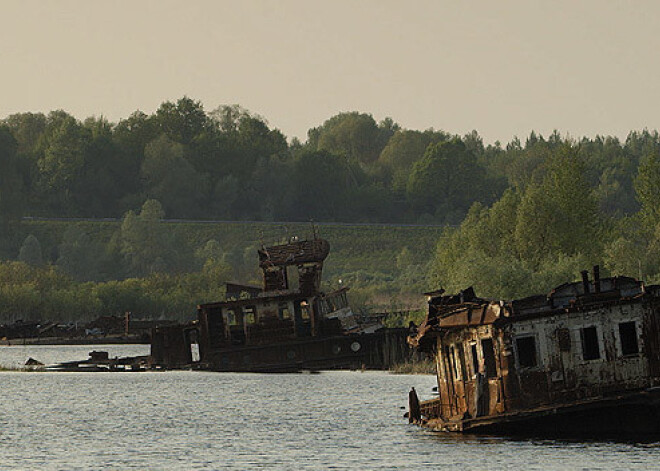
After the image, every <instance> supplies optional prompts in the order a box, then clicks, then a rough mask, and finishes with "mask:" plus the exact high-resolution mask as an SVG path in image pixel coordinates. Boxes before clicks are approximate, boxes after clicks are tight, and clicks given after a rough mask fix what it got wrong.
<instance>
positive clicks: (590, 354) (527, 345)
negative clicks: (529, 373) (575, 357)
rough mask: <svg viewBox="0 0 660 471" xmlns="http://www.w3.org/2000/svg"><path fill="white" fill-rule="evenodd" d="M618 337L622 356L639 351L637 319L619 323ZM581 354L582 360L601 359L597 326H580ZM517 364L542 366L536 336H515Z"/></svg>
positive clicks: (529, 366)
mask: <svg viewBox="0 0 660 471" xmlns="http://www.w3.org/2000/svg"><path fill="white" fill-rule="evenodd" d="M617 331H618V339H619V353H620V356H622V357H625V356H633V355H637V354H638V353H639V342H638V338H637V337H638V336H637V323H636V322H635V321H626V322H620V323H619V324H618V329H617ZM580 348H581V350H580V355H581V358H582V360H584V361H590V360H599V359H600V358H601V342H600V337H599V335H598V328H597V327H596V326H586V327H581V328H580ZM515 355H516V364H517V365H518V367H520V368H535V367H537V366H540V363H541V362H540V359H539V351H538V345H537V342H536V336H534V335H526V336H518V337H516V338H515Z"/></svg>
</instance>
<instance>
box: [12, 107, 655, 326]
mask: <svg viewBox="0 0 660 471" xmlns="http://www.w3.org/2000/svg"><path fill="white" fill-rule="evenodd" d="M659 154H660V136H659V135H658V133H657V132H656V131H653V132H650V131H647V130H643V131H633V132H631V133H630V134H629V135H628V136H627V138H626V139H625V141H621V140H619V139H617V138H616V137H609V136H596V137H594V138H586V137H585V138H580V139H576V138H571V137H568V136H561V135H559V134H558V133H557V132H554V133H553V134H551V135H549V136H546V137H544V136H542V135H540V134H537V133H534V132H532V133H531V134H530V135H529V136H528V137H527V138H526V139H524V142H523V141H521V140H520V139H518V138H515V137H514V138H513V139H512V140H511V141H510V142H509V143H506V144H502V143H500V142H495V143H492V144H488V145H486V144H484V142H483V141H482V139H481V138H480V136H479V135H478V133H477V132H476V131H473V132H471V133H469V134H467V135H464V136H457V135H452V134H450V133H446V132H443V131H437V130H433V129H429V130H424V131H419V130H408V129H402V128H401V127H400V126H399V125H398V124H396V123H395V122H394V121H393V120H392V119H389V118H387V119H384V120H382V121H381V122H377V121H376V120H374V118H373V117H372V116H371V115H370V114H366V113H357V112H348V113H340V114H338V115H336V116H333V117H330V118H329V119H328V120H327V121H325V122H324V123H322V124H320V125H319V126H318V127H316V128H313V129H310V130H309V132H308V135H307V140H306V141H305V142H300V141H299V140H297V139H291V140H287V137H286V136H284V135H283V134H282V133H281V132H280V131H278V130H277V129H272V128H271V127H270V126H269V125H268V123H267V121H266V120H265V119H264V118H262V117H259V116H257V115H254V114H252V113H250V112H249V111H247V110H245V109H243V108H241V107H239V106H221V107H218V108H216V109H214V110H212V111H209V112H207V111H206V110H205V109H204V107H203V106H202V104H201V103H200V102H198V101H195V100H192V99H190V98H187V97H184V98H182V99H180V100H178V101H176V102H165V103H163V104H162V105H161V106H160V107H159V108H158V110H157V111H156V112H155V113H153V114H151V115H147V114H145V113H142V112H140V111H137V112H135V113H133V114H132V115H131V116H129V117H127V118H126V119H123V120H120V121H119V122H118V123H110V122H108V121H107V120H105V119H104V118H97V117H92V118H88V119H86V120H84V121H79V120H77V119H76V118H74V117H73V116H71V115H70V114H68V113H66V112H64V111H61V110H58V111H53V112H51V113H48V114H41V113H19V114H15V115H11V116H8V117H7V118H5V119H3V120H1V121H0V258H1V259H2V260H3V262H1V263H0V321H2V320H3V319H4V320H15V319H17V318H38V317H45V318H50V319H54V318H61V319H78V318H85V317H90V316H94V315H100V314H116V313H119V312H123V311H124V310H131V311H133V312H136V313H139V315H144V316H147V317H149V316H151V317H153V316H163V315H169V316H177V317H180V318H185V317H187V316H190V315H191V314H192V312H194V305H195V304H196V303H197V302H200V301H204V300H215V299H218V298H219V297H220V296H222V292H221V286H220V283H219V280H227V279H231V280H238V281H245V282H255V281H258V274H257V273H256V272H255V270H254V267H256V263H254V262H253V260H254V258H253V257H254V252H255V251H256V247H257V246H258V245H259V243H260V239H259V236H258V235H257V234H254V233H253V234H251V235H249V236H246V235H245V233H244V234H243V236H241V237H239V238H234V239H232V238H231V237H229V238H227V237H223V236H222V234H220V233H218V232H217V231H216V232H214V231H213V230H208V229H203V230H201V229H199V227H189V226H187V225H186V224H182V225H181V226H183V228H181V227H179V228H177V227H175V225H172V224H168V223H165V222H163V219H182V220H224V221H264V222H268V221H290V222H291V223H292V224H293V223H294V222H296V221H298V222H305V221H310V220H314V221H319V222H342V223H364V224H375V223H380V224H382V223H387V224H391V225H383V226H373V227H371V228H370V229H369V230H367V231H366V232H364V233H363V232H360V231H359V230H357V229H356V228H357V227H361V226H349V227H346V228H345V229H343V232H341V233H340V232H338V231H335V232H334V235H335V237H338V238H341V237H351V236H353V237H354V238H355V239H354V245H355V249H354V250H353V251H351V250H345V251H343V252H341V251H340V253H339V255H334V254H333V255H331V259H330V260H329V264H330V266H329V271H327V275H328V276H327V277H326V280H327V282H328V283H330V284H332V283H334V282H336V280H337V279H339V277H343V279H344V280H345V282H350V283H351V284H352V285H353V286H354V287H355V288H354V290H353V297H354V300H355V301H356V302H357V303H359V304H360V305H369V304H374V303H376V304H380V305H381V306H387V305H388V304H392V303H394V302H397V303H405V302H406V300H409V299H412V297H413V296H414V295H416V294H417V293H419V291H421V290H424V289H427V288H429V289H430V288H436V287H439V286H442V287H444V288H446V289H448V290H457V289H461V288H464V287H466V286H468V285H474V286H475V288H476V289H477V291H478V293H479V294H482V295H486V296H493V297H503V298H510V297H517V296H523V295H527V294H531V293H534V292H544V291H547V290H549V289H550V288H552V287H553V286H554V285H556V284H559V283H561V282H564V281H567V280H571V279H574V278H575V276H576V275H577V274H579V271H580V270H581V269H585V268H589V267H590V266H591V265H593V264H596V263H598V264H601V265H602V266H603V269H604V270H605V273H609V274H628V275H633V276H638V277H643V278H645V279H647V280H650V281H659V280H660V155H659ZM28 216H29V217H33V218H34V217H42V218H117V220H118V221H119V222H116V223H105V224H104V223H96V224H91V223H89V224H84V223H73V222H70V223H62V224H60V225H58V224H56V223H54V222H50V223H43V224H41V225H40V224H39V223H36V222H34V221H32V222H30V221H26V220H25V217H28ZM246 224H247V223H246ZM397 225H401V226H402V227H405V226H404V225H419V228H418V229H416V230H415V231H413V232H410V233H406V234H403V233H401V234H399V233H397V232H396V227H397ZM440 226H442V227H444V229H442V228H440ZM205 227H206V226H205ZM209 227H213V225H210V226H209ZM247 227H248V226H246V230H248V229H247ZM249 230H250V231H253V232H254V230H256V229H255V228H254V227H252V228H251V229H249ZM285 232H286V231H284V230H280V231H279V232H278V233H277V234H275V233H270V234H267V235H266V237H263V239H264V240H263V241H264V242H266V243H271V242H274V241H275V240H272V239H281V238H283V237H286V235H289V234H288V233H285ZM322 232H323V231H322ZM330 232H332V231H330ZM395 233H396V234H398V235H397V236H396V237H394V238H393V239H387V237H390V236H391V235H392V234H395ZM291 235H292V234H291ZM324 235H325V236H326V237H327V238H329V239H330V242H331V243H332V242H333V240H332V237H329V236H328V235H327V234H324ZM383 237H385V238H384V239H383ZM386 239H387V240H388V241H389V242H383V241H384V240H386ZM429 240H431V242H429ZM388 244H389V245H388ZM340 245H341V244H340ZM343 246H344V247H348V246H350V243H343ZM383 246H386V247H387V249H386V250H383ZM369 250H371V251H373V253H381V255H383V254H384V255H385V256H384V257H383V256H380V257H379V256H376V257H371V258H369V257H366V258H365V255H364V254H365V252H367V251H369ZM333 256H334V257H335V259H334V260H332V257H333ZM413 304H414V303H413Z"/></svg>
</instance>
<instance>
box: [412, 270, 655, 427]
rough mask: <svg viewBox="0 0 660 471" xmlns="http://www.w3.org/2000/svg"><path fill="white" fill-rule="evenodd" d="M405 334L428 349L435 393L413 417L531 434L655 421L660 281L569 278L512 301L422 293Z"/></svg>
mask: <svg viewBox="0 0 660 471" xmlns="http://www.w3.org/2000/svg"><path fill="white" fill-rule="evenodd" d="M427 296H428V314H427V317H426V319H425V321H424V322H423V324H422V325H420V327H419V329H418V332H417V333H415V334H414V335H411V336H410V337H409V343H410V344H411V345H412V346H414V347H416V348H418V349H421V350H422V351H426V352H429V353H430V354H431V355H433V356H434V358H435V361H436V367H437V382H438V396H437V397H436V398H434V399H431V400H428V401H422V402H419V399H418V397H417V394H416V392H415V391H414V389H413V390H412V391H411V393H410V396H409V402H410V410H409V415H408V417H409V420H410V421H411V422H415V423H418V424H421V425H424V426H426V427H430V428H432V429H434V430H438V431H448V432H467V433H485V434H505V435H519V434H522V435H527V436H544V435H552V436H588V437H593V436H610V437H619V436H639V435H648V434H653V435H657V434H658V433H659V432H660V286H658V285H653V286H646V285H645V284H644V283H643V282H642V281H639V280H636V279H634V278H630V277H625V276H617V277H608V278H602V279H601V278H600V276H599V270H598V267H594V275H593V278H592V280H589V276H588V273H587V272H586V271H583V272H582V281H581V282H575V283H565V284H563V285H561V286H559V287H557V288H555V289H554V290H552V291H551V292H550V293H549V294H547V295H536V296H531V297H528V298H524V299H518V300H514V301H510V302H504V301H497V300H488V299H483V298H479V297H477V296H476V294H475V292H474V290H473V289H472V288H468V289H466V290H464V291H461V292H460V293H458V294H455V295H445V294H444V292H443V291H442V290H440V291H435V292H430V293H427Z"/></svg>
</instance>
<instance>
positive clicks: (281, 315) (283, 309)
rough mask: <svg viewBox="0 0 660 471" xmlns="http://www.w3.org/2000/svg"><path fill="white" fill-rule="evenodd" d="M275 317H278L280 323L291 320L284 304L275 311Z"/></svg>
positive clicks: (289, 312)
mask: <svg viewBox="0 0 660 471" xmlns="http://www.w3.org/2000/svg"><path fill="white" fill-rule="evenodd" d="M277 317H279V318H280V320H281V321H284V320H287V319H291V311H289V305H288V304H286V303H283V304H280V307H279V309H278V310H277Z"/></svg>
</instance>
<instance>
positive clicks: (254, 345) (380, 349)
mask: <svg viewBox="0 0 660 471" xmlns="http://www.w3.org/2000/svg"><path fill="white" fill-rule="evenodd" d="M329 251H330V244H329V243H328V242H327V241H326V240H324V239H322V238H319V237H318V236H316V235H315V236H314V238H313V239H311V240H297V239H296V238H294V239H292V240H290V241H289V243H287V244H282V245H275V246H271V247H262V248H261V249H260V250H259V251H258V255H259V266H260V268H261V270H262V272H263V287H262V288H259V287H253V286H243V285H237V284H227V300H226V301H222V302H216V303H210V304H202V305H200V306H198V308H197V310H198V319H197V320H196V321H195V322H193V323H191V324H189V325H176V326H164V327H158V328H156V329H154V330H153V332H152V344H151V356H152V359H153V361H154V363H155V364H156V365H159V366H161V367H164V368H188V367H192V368H197V369H204V370H212V371H248V372H295V371H301V370H321V369H343V368H346V369H358V368H369V369H386V368H389V367H390V366H392V365H393V364H395V363H397V362H399V361H402V360H403V359H405V358H407V356H408V355H409V348H408V345H407V344H406V337H407V334H408V330H407V329H385V328H384V327H383V325H382V324H381V323H380V322H377V321H369V319H361V318H359V317H358V316H356V315H355V313H353V311H352V310H351V308H350V306H349V305H348V301H347V297H346V292H347V291H348V288H341V289H339V290H336V291H333V292H330V293H325V292H323V291H321V274H322V269H323V262H324V260H325V259H326V257H327V256H328V253H329Z"/></svg>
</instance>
